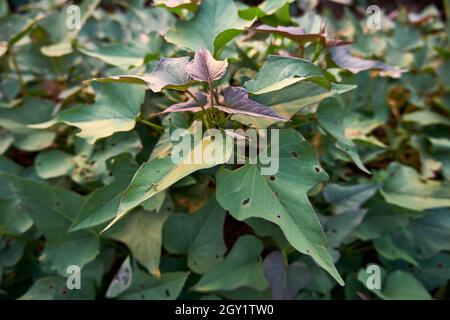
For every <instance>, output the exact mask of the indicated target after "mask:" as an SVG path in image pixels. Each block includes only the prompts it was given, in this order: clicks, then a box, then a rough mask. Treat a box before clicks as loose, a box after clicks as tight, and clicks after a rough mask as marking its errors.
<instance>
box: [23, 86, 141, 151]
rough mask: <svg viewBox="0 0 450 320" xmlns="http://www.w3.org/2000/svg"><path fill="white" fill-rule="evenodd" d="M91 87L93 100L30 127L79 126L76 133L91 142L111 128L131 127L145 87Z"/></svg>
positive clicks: (123, 128) (127, 128)
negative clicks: (62, 123)
mask: <svg viewBox="0 0 450 320" xmlns="http://www.w3.org/2000/svg"><path fill="white" fill-rule="evenodd" d="M93 87H94V90H95V91H96V94H97V97H96V102H95V103H94V104H92V105H89V106H77V107H73V108H70V109H68V110H64V111H62V112H60V113H59V114H58V115H57V116H56V118H55V119H53V120H51V121H49V122H46V123H42V124H39V125H34V126H31V127H33V128H47V127H50V126H52V125H53V124H55V123H57V122H64V123H67V124H68V125H72V126H76V127H78V128H80V130H81V131H80V132H79V133H78V134H77V135H78V136H79V137H81V138H83V139H86V140H87V141H88V142H89V143H91V144H92V143H94V142H95V141H96V140H98V139H100V138H104V137H108V136H110V135H112V134H113V133H115V132H120V131H129V130H131V129H133V128H134V125H135V119H136V117H137V116H138V115H139V114H140V113H141V105H142V103H143V102H144V97H145V89H144V88H143V87H141V86H137V85H131V84H113V83H101V84H100V83H93Z"/></svg>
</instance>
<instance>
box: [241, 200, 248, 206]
mask: <svg viewBox="0 0 450 320" xmlns="http://www.w3.org/2000/svg"><path fill="white" fill-rule="evenodd" d="M249 202H250V198H247V199H244V200H243V201H242V205H243V206H245V205H246V204H248V203H249Z"/></svg>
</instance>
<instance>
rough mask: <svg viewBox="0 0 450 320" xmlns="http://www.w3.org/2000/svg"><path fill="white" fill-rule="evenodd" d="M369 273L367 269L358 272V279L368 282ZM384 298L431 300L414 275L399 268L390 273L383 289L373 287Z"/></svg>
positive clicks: (373, 290) (374, 291)
mask: <svg viewBox="0 0 450 320" xmlns="http://www.w3.org/2000/svg"><path fill="white" fill-rule="evenodd" d="M368 277H369V274H368V273H366V270H365V269H362V270H360V271H359V273H358V280H359V281H360V282H362V283H363V285H365V284H366V280H367V278H368ZM371 291H372V292H373V293H375V294H376V295H377V296H378V297H380V298H381V299H383V300H431V296H430V294H429V293H428V292H427V290H426V289H425V288H424V287H423V285H422V283H420V282H419V281H418V280H417V279H416V278H414V276H412V275H411V274H409V273H406V272H403V271H400V270H397V271H394V272H391V273H389V274H388V275H387V276H386V279H385V280H384V281H383V285H382V288H381V289H372V290H371Z"/></svg>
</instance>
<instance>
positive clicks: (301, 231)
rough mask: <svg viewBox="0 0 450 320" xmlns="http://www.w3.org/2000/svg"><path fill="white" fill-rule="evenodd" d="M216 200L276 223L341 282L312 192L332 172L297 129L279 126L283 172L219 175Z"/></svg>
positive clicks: (241, 215) (242, 214) (241, 214)
mask: <svg viewBox="0 0 450 320" xmlns="http://www.w3.org/2000/svg"><path fill="white" fill-rule="evenodd" d="M216 177H217V191H216V192H217V200H218V201H219V203H220V204H221V205H222V207H224V208H225V209H227V210H229V211H230V213H231V215H232V216H233V217H235V218H236V219H238V220H245V219H247V218H251V217H259V218H263V219H266V220H268V221H270V222H273V223H275V224H277V225H278V226H279V227H280V228H281V230H282V231H283V233H284V235H285V237H286V239H287V240H288V241H289V243H290V244H291V245H292V246H293V247H294V248H295V249H297V250H298V251H300V252H302V253H304V254H307V255H310V256H312V257H313V259H314V260H315V261H316V262H317V263H318V264H319V265H320V266H321V267H322V268H324V269H325V270H327V271H328V272H329V273H330V274H331V275H332V276H333V277H334V278H335V279H336V280H337V281H338V282H339V283H340V284H343V281H342V279H341V277H340V276H339V273H338V272H337V270H336V268H335V267H334V265H333V261H332V258H331V255H330V252H329V250H328V248H327V245H326V238H325V235H324V233H323V231H322V228H321V226H320V222H319V220H318V217H317V215H316V213H315V212H314V209H313V207H312V206H311V204H310V202H309V200H308V195H307V193H308V191H309V190H311V189H312V188H313V187H315V186H316V185H317V184H319V183H320V182H325V181H326V180H327V179H328V175H327V174H326V172H325V171H324V170H323V169H322V168H321V166H320V164H319V162H318V161H317V158H316V155H315V153H314V150H313V148H312V146H311V144H310V143H309V142H308V141H306V140H305V139H304V138H303V137H302V136H301V135H300V134H299V133H298V132H296V131H294V130H292V129H286V130H280V150H279V171H278V173H277V174H275V175H273V176H261V175H260V172H259V170H258V167H257V166H255V165H244V166H243V167H241V168H239V169H237V170H235V171H230V170H227V169H223V168H222V169H220V170H219V171H218V173H217V176H216Z"/></svg>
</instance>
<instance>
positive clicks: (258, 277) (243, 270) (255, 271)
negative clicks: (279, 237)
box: [191, 235, 268, 292]
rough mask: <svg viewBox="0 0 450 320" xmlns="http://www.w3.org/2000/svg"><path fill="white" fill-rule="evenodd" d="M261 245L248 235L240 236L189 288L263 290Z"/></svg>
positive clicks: (265, 282) (265, 284) (264, 285)
mask: <svg viewBox="0 0 450 320" xmlns="http://www.w3.org/2000/svg"><path fill="white" fill-rule="evenodd" d="M262 249H263V245H262V243H261V241H260V240H259V239H258V238H256V237H254V236H250V235H246V236H242V237H240V238H239V239H238V240H237V241H236V243H235V244H234V246H233V248H232V249H231V251H230V252H229V253H228V254H227V256H226V257H225V260H224V261H223V262H222V263H220V264H218V265H217V266H215V267H214V268H212V269H211V270H210V271H208V272H207V273H205V274H204V275H203V276H202V277H201V278H200V280H199V282H197V283H196V284H195V286H193V287H192V288H191V289H192V290H195V291H201V292H208V291H219V290H223V291H230V290H234V289H237V288H240V287H250V288H254V289H257V290H264V289H266V288H267V286H268V283H267V280H266V278H265V277H264V273H263V264H262V261H261V260H260V255H261V251H262Z"/></svg>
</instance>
